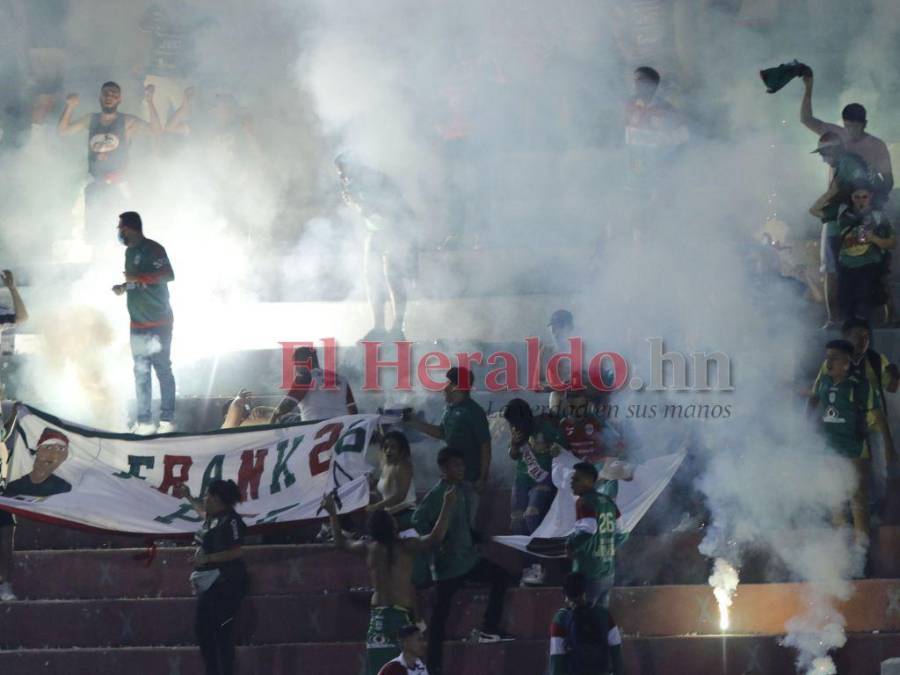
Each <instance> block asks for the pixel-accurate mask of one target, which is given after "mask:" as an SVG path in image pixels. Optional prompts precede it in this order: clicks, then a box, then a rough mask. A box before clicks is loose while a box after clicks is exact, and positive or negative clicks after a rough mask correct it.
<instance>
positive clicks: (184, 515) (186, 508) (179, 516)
mask: <svg viewBox="0 0 900 675" xmlns="http://www.w3.org/2000/svg"><path fill="white" fill-rule="evenodd" d="M192 512H193V514H194V515H193V516H190V515H188V514H189V513H192ZM153 520H155V521H157V522H159V523H165V524H166V525H171V524H172V523H174V522H175V521H176V520H186V521H188V522H189V523H199V522H200V521H202V520H203V518H201V517H200V516H199V515H197V512H196V511H194V507H193V506H191V505H190V504H182V505H181V506H179V507H178V510H177V511H176V512H175V513H170V514H169V515H168V516H156V518H154V519H153Z"/></svg>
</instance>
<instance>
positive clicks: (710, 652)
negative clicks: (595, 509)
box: [0, 633, 900, 675]
mask: <svg viewBox="0 0 900 675" xmlns="http://www.w3.org/2000/svg"><path fill="white" fill-rule="evenodd" d="M847 637H848V640H847V644H846V646H845V647H844V648H843V649H841V650H840V651H838V652H836V653H835V655H834V656H835V662H836V664H837V668H838V672H839V673H841V675H876V674H877V673H878V672H879V671H880V668H879V664H880V663H881V662H882V661H884V660H886V659H888V658H894V657H898V656H900V634H898V633H881V634H877V635H871V634H855V633H851V634H849V635H848V636H847ZM779 639H780V636H777V635H756V636H743V635H740V636H738V635H735V636H730V637H727V638H721V637H681V638H626V640H625V642H624V647H623V649H624V656H625V672H627V673H628V675H660V674H661V673H677V674H678V675H794V674H795V673H796V669H795V666H794V652H793V650H791V649H787V648H784V647H781V646H780V645H779V644H778V642H779ZM547 652H548V645H547V641H546V640H516V641H514V642H506V643H501V644H495V645H471V644H467V643H463V642H448V643H447V644H446V646H445V664H444V670H445V672H446V673H459V674H464V675H544V674H545V673H546V672H547V659H548V657H547ZM364 654H365V649H364V646H363V644H362V641H361V640H357V641H355V642H352V643H320V644H301V643H293V644H278V645H252V646H243V647H239V648H238V650H237V669H236V670H237V672H239V673H241V675H362V673H364V669H363V668H364V665H363V664H364ZM0 672H4V673H15V674H16V675H96V674H97V673H140V674H142V675H143V674H144V673H154V674H159V675H202V673H203V666H202V662H201V659H200V654H199V651H198V650H197V648H196V647H188V646H184V647H139V648H118V649H61V650H54V649H38V650H17V651H7V652H2V651H0Z"/></svg>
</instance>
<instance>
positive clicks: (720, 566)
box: [709, 558, 739, 632]
mask: <svg viewBox="0 0 900 675" xmlns="http://www.w3.org/2000/svg"><path fill="white" fill-rule="evenodd" d="M738 581H739V579H738V571H737V570H736V569H735V568H734V567H733V566H732V565H731V563H729V562H728V561H727V560H725V559H724V558H716V562H715V565H714V566H713V573H712V575H711V576H710V577H709V585H710V586H712V587H713V595H715V597H716V602H717V603H718V604H719V630H721V631H722V632H725V631H727V630H728V629H729V627H730V626H731V603H732V602H733V599H734V593H735V591H737V587H738Z"/></svg>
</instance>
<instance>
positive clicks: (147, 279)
mask: <svg viewBox="0 0 900 675" xmlns="http://www.w3.org/2000/svg"><path fill="white" fill-rule="evenodd" d="M119 241H120V242H122V244H123V245H124V246H125V247H126V249H125V283H124V284H117V285H115V286H113V287H112V290H113V293H115V294H116V295H122V294H123V293H127V294H128V315H129V316H130V317H131V355H132V357H133V358H134V388H135V395H136V401H137V421H136V423H135V425H134V427H132V432H133V433H137V434H141V435H144V436H146V435H149V434H153V433H156V432H159V433H161V434H165V433H170V432H172V431H175V377H174V376H173V375H172V361H171V359H170V352H171V349H172V323H173V321H174V317H173V314H172V306H171V305H170V304H169V286H168V283H169V282H170V281H174V279H175V273H174V272H173V271H172V265H171V264H170V263H169V257H168V255H166V249H164V248H163V247H162V246H161V245H160V244H158V243H156V242H155V241H153V240H152V239H147V238H146V237H145V236H144V226H143V222H142V221H141V216H140V215H139V214H138V213H136V212H135V211H126V212H125V213H122V214H121V215H120V216H119ZM151 368H152V369H153V370H155V371H156V377H157V379H158V380H159V397H160V410H159V427H158V428H157V425H155V424H153V423H152V421H151V417H150V402H151V400H152V398H151V397H152V393H153V384H152V381H151V378H150V370H151Z"/></svg>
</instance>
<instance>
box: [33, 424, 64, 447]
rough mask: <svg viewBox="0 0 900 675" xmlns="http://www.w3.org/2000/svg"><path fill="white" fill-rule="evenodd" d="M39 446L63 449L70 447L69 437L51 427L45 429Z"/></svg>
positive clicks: (39, 440)
mask: <svg viewBox="0 0 900 675" xmlns="http://www.w3.org/2000/svg"><path fill="white" fill-rule="evenodd" d="M37 444H38V445H61V446H63V447H66V448H67V447H69V437H68V436H66V435H65V434H64V433H63V432H61V431H57V430H56V429H51V428H50V427H45V428H44V431H43V432H42V433H41V437H40V438H39V439H38V442H37Z"/></svg>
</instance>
